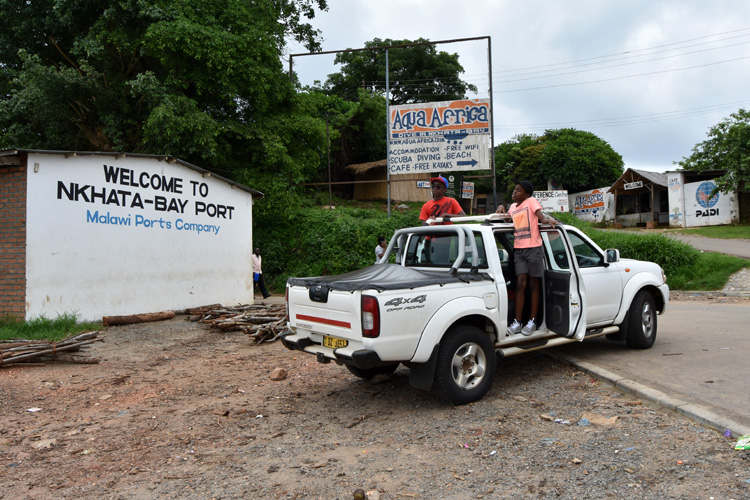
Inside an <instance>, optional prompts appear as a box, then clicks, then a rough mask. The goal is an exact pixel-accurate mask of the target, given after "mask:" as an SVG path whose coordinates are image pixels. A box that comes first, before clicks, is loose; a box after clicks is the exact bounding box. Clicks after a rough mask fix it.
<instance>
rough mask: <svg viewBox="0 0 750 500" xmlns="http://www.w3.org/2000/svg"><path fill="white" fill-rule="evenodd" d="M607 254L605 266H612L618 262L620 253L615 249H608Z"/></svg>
mask: <svg viewBox="0 0 750 500" xmlns="http://www.w3.org/2000/svg"><path fill="white" fill-rule="evenodd" d="M606 253H607V264H613V263H615V262H619V261H620V251H619V250H618V249H616V248H608V249H607V250H606Z"/></svg>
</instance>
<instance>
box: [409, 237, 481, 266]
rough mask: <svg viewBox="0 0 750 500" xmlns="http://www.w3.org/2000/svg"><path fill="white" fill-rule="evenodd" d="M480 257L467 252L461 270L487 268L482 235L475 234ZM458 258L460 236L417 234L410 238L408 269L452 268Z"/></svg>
mask: <svg viewBox="0 0 750 500" xmlns="http://www.w3.org/2000/svg"><path fill="white" fill-rule="evenodd" d="M474 241H475V242H476V245H477V253H478V254H479V255H478V256H476V257H475V256H473V255H472V254H471V253H470V252H468V251H467V253H466V259H465V260H464V262H463V263H462V264H461V268H464V267H465V268H470V267H471V266H473V265H475V261H476V266H477V267H478V268H480V269H482V268H484V269H486V268H487V257H486V254H485V251H484V242H483V241H482V236H481V235H480V234H474ZM457 256H458V235H455V234H445V233H442V234H429V233H428V234H415V235H412V236H411V237H410V238H409V243H408V245H407V247H406V254H405V256H404V258H405V264H406V266H407V267H412V266H419V267H451V266H452V265H453V263H454V262H455V261H456V257H457Z"/></svg>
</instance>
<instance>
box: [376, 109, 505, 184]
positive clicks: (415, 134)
mask: <svg viewBox="0 0 750 500" xmlns="http://www.w3.org/2000/svg"><path fill="white" fill-rule="evenodd" d="M388 141H389V147H390V151H389V152H390V154H389V159H388V169H389V171H390V175H398V174H420V173H424V174H425V175H432V174H437V173H443V174H445V173H447V172H459V171H466V170H487V169H490V168H491V166H490V155H489V150H490V104H489V99H465V100H459V101H441V102H430V103H421V104H405V105H402V106H391V108H390V115H389V117H388Z"/></svg>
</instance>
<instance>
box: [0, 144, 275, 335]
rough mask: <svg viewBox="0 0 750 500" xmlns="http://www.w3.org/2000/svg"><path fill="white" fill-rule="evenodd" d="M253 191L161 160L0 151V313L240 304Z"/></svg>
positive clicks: (245, 290)
mask: <svg viewBox="0 0 750 500" xmlns="http://www.w3.org/2000/svg"><path fill="white" fill-rule="evenodd" d="M262 196H263V194H262V193H260V192H258V191H255V190H253V189H250V188H247V187H245V186H242V185H240V184H237V183H234V182H232V181H229V180H227V179H224V178H222V177H220V176H217V175H215V174H213V173H211V172H209V171H207V170H204V169H202V168H199V167H197V166H195V165H191V164H190V163H187V162H184V161H181V160H179V159H177V158H173V157H170V156H156V155H138V154H124V153H100V152H70V151H39V150H23V149H17V150H6V151H0V249H1V250H2V251H1V252H0V315H6V316H12V317H16V318H19V319H26V320H29V319H33V318H36V317H40V316H44V317H47V318H50V319H54V318H56V317H58V316H59V315H63V314H75V315H76V316H77V317H78V319H80V320H100V319H101V318H102V316H108V315H127V314H139V313H148V312H158V311H164V310H175V309H185V308H189V307H198V306H202V305H207V304H215V303H223V304H239V303H251V302H252V301H253V278H252V275H253V273H252V261H251V253H252V248H253V244H252V241H253V238H252V207H253V202H254V199H255V198H258V197H262Z"/></svg>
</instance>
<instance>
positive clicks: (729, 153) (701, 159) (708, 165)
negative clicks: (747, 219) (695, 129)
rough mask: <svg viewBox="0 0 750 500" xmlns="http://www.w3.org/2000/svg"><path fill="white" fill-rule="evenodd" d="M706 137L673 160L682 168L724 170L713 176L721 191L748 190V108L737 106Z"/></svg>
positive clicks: (749, 177)
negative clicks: (680, 158)
mask: <svg viewBox="0 0 750 500" xmlns="http://www.w3.org/2000/svg"><path fill="white" fill-rule="evenodd" d="M707 135H708V139H706V140H705V141H703V142H701V143H699V144H696V145H695V147H693V153H692V154H691V155H690V156H688V157H683V159H682V161H680V162H677V164H679V165H680V167H682V168H684V169H685V170H695V171H698V172H702V171H705V170H724V171H725V173H724V175H722V176H721V177H719V178H718V179H716V185H717V188H718V189H719V190H720V191H723V192H725V193H726V192H729V191H750V111H747V110H745V109H743V108H740V110H739V111H737V112H736V113H732V114H731V115H730V116H729V118H725V119H724V120H722V121H721V123H719V124H718V125H714V126H713V127H711V128H710V129H709V131H708V134H707Z"/></svg>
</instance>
